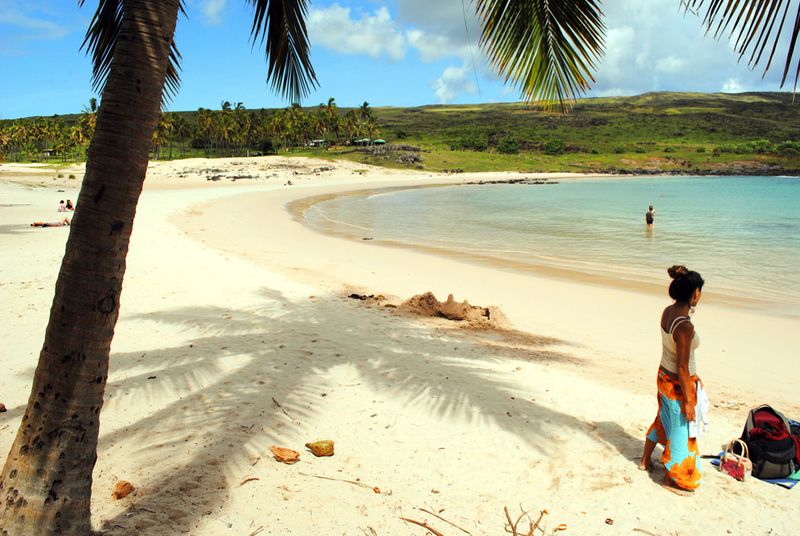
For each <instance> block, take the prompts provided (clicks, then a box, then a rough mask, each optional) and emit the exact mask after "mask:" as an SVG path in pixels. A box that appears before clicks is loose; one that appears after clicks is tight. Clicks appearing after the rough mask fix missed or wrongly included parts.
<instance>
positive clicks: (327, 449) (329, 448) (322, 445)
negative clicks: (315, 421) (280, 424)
mask: <svg viewBox="0 0 800 536" xmlns="http://www.w3.org/2000/svg"><path fill="white" fill-rule="evenodd" d="M306 448H307V449H308V450H310V451H311V453H312V454H313V455H314V456H317V457H321V456H333V441H331V440H329V439H325V440H322V441H315V442H313V443H306Z"/></svg>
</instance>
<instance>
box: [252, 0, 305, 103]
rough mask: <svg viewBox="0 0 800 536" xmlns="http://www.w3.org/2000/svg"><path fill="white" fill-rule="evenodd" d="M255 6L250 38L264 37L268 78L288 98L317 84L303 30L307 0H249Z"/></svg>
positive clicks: (294, 98) (295, 98) (293, 98)
mask: <svg viewBox="0 0 800 536" xmlns="http://www.w3.org/2000/svg"><path fill="white" fill-rule="evenodd" d="M248 2H249V3H251V4H252V5H253V8H254V10H255V13H254V17H253V26H252V28H251V30H250V38H251V40H252V42H253V46H255V44H256V42H259V43H261V44H263V43H264V42H265V41H266V50H265V54H266V58H267V66H268V67H267V80H268V81H270V82H271V85H272V88H273V90H274V91H276V92H277V93H279V94H280V95H281V96H283V97H284V98H286V99H288V100H289V101H290V102H299V101H300V100H301V99H302V98H303V97H306V96H307V95H308V94H309V92H310V90H311V89H312V88H314V87H316V86H317V75H316V73H315V72H314V68H313V67H312V65H311V59H310V57H309V53H310V47H309V43H308V34H307V32H306V22H305V19H306V12H307V7H306V6H307V0H248Z"/></svg>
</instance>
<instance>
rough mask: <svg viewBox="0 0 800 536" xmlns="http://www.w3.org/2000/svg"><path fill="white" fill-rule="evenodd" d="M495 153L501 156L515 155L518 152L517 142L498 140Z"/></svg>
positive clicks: (508, 139) (504, 139) (506, 139)
mask: <svg viewBox="0 0 800 536" xmlns="http://www.w3.org/2000/svg"><path fill="white" fill-rule="evenodd" d="M497 152H498V153H501V154H517V153H518V152H519V142H517V139H516V138H512V137H506V138H500V141H498V142H497Z"/></svg>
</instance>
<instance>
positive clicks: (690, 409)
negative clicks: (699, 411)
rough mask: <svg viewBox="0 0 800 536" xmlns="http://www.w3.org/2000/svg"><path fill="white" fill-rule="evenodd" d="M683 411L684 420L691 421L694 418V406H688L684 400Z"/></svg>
mask: <svg viewBox="0 0 800 536" xmlns="http://www.w3.org/2000/svg"><path fill="white" fill-rule="evenodd" d="M683 413H684V414H686V420H687V421H693V420H694V417H695V415H694V406H690V405H689V404H687V403H686V402H684V403H683Z"/></svg>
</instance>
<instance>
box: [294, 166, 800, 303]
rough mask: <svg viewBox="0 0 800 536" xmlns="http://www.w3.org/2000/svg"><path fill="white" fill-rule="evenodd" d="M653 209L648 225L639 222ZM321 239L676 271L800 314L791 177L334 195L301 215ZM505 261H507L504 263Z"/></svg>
mask: <svg viewBox="0 0 800 536" xmlns="http://www.w3.org/2000/svg"><path fill="white" fill-rule="evenodd" d="M648 204H653V205H654V206H655V208H656V222H655V226H654V229H653V230H652V231H648V230H647V229H646V227H645V225H644V213H645V211H646V210H647V205H648ZM305 218H306V220H307V221H308V222H309V223H310V224H311V225H312V226H313V227H316V228H318V229H319V230H322V231H333V232H338V233H345V234H347V235H349V236H352V237H353V238H356V239H359V240H360V239H361V238H363V237H371V238H373V239H374V240H376V241H390V242H393V243H400V244H405V245H408V246H412V247H414V246H416V247H422V248H426V249H430V248H435V249H436V250H440V251H442V252H445V251H448V252H456V253H458V254H460V255H461V256H462V257H467V258H469V257H470V256H473V257H475V258H476V260H477V259H478V258H482V259H483V260H484V261H485V260H486V258H489V259H494V260H496V261H497V262H498V263H500V264H502V263H503V262H506V263H508V264H509V265H510V266H514V267H516V269H520V268H522V269H525V267H530V268H531V269H532V270H536V269H537V267H538V268H540V269H541V268H543V267H544V268H555V269H567V270H570V271H573V272H575V271H577V272H581V273H587V274H601V275H603V276H607V277H611V278H613V279H616V280H618V281H623V282H624V281H633V282H641V283H653V284H664V283H665V282H666V275H665V269H666V267H667V266H670V265H672V264H685V265H687V266H688V267H689V268H691V269H694V270H697V271H699V272H701V273H702V274H703V277H704V278H705V279H706V282H707V283H706V285H707V286H706V290H707V291H708V292H713V293H714V294H716V295H718V296H722V297H724V298H727V299H729V301H730V300H733V301H735V300H736V298H747V299H749V300H755V301H757V302H762V303H761V306H764V307H767V308H769V309H771V311H772V312H777V313H780V312H785V313H788V314H792V315H798V314H800V179H798V178H791V177H663V178H660V177H648V178H634V179H602V180H581V181H565V182H561V183H559V184H551V185H510V184H497V185H463V186H448V187H439V188H419V189H411V190H399V191H386V192H380V191H378V192H373V193H370V194H366V195H356V196H343V197H337V198H334V199H330V200H327V201H323V202H321V203H318V204H315V205H313V206H311V207H310V208H308V209H307V210H306V212H305ZM509 261H511V262H509Z"/></svg>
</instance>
